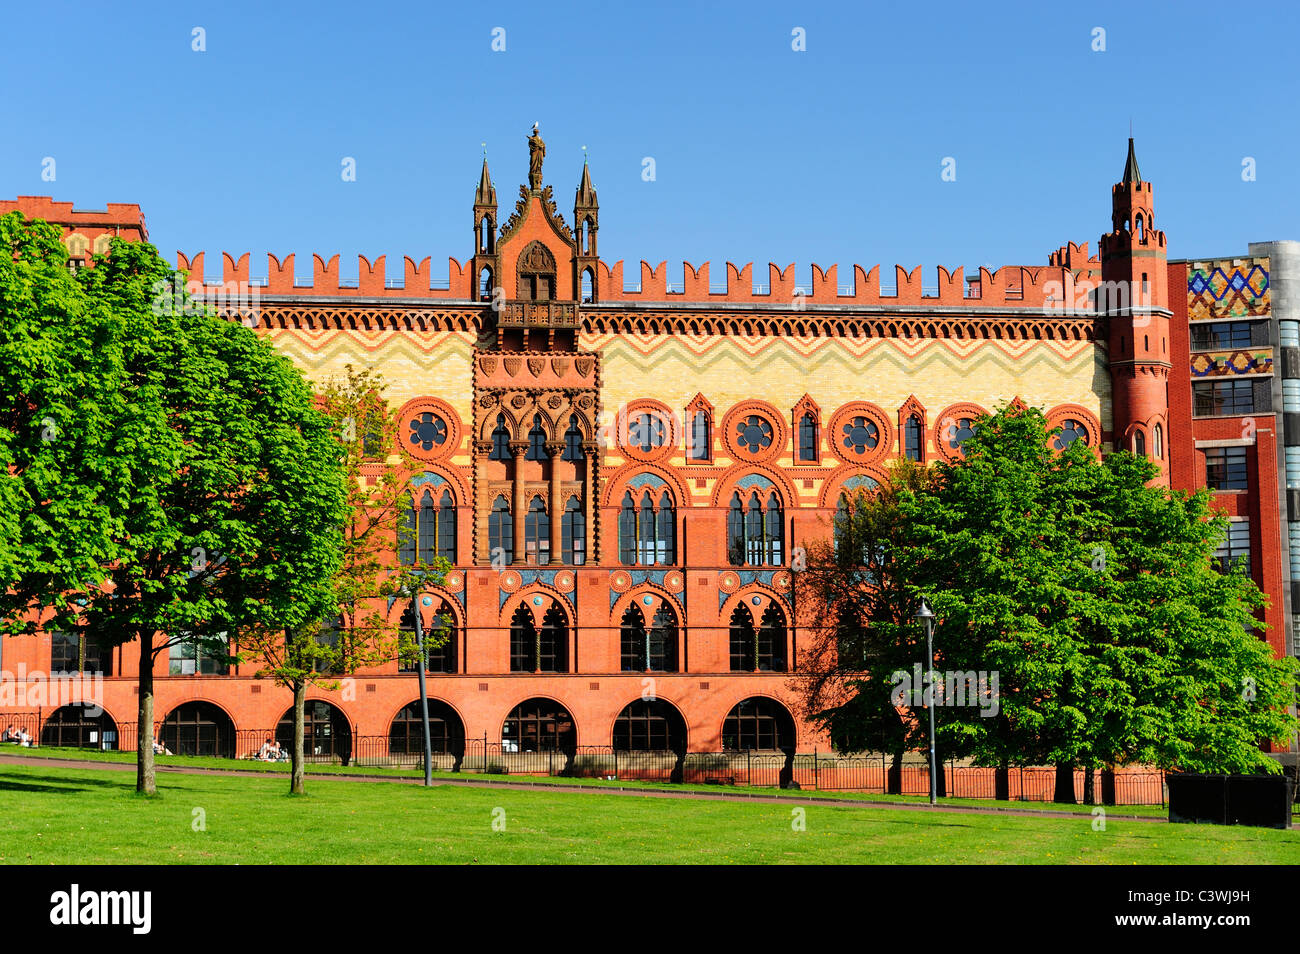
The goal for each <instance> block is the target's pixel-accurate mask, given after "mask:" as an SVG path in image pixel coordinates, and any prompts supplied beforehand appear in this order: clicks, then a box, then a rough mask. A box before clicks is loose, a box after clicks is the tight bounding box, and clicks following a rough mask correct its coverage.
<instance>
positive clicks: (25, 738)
mask: <svg viewBox="0 0 1300 954" xmlns="http://www.w3.org/2000/svg"><path fill="white" fill-rule="evenodd" d="M18 744H19V745H22V746H26V747H28V748H30V747H31V744H32V737H31V736H30V735H28V734H27V730H26V729H19V730H18Z"/></svg>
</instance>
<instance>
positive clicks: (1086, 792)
mask: <svg viewBox="0 0 1300 954" xmlns="http://www.w3.org/2000/svg"><path fill="white" fill-rule="evenodd" d="M1094 778H1095V775H1094V773H1093V769H1092V766H1091V765H1089V766H1088V767H1087V768H1086V769H1084V770H1083V804H1085V805H1096V804H1097V799H1096V797H1095V796H1094V795H1093V793H1092V786H1093V781H1094Z"/></svg>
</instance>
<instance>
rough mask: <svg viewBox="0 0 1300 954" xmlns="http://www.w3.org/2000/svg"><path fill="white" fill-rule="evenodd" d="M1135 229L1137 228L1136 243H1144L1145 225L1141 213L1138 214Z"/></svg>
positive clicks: (1145, 235) (1145, 237) (1145, 238)
mask: <svg viewBox="0 0 1300 954" xmlns="http://www.w3.org/2000/svg"><path fill="white" fill-rule="evenodd" d="M1137 227H1138V241H1139V242H1145V241H1146V240H1147V230H1146V225H1145V224H1144V223H1143V221H1142V213H1141V212H1139V213H1138V217H1137Z"/></svg>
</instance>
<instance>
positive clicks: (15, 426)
mask: <svg viewBox="0 0 1300 954" xmlns="http://www.w3.org/2000/svg"><path fill="white" fill-rule="evenodd" d="M59 236H60V230H59V228H58V227H56V226H53V225H50V224H49V223H46V222H40V221H29V220H27V219H25V218H24V217H23V215H22V214H21V213H19V212H10V213H8V214H6V215H4V216H0V635H4V634H18V633H30V632H33V631H34V630H35V629H36V627H37V626H38V625H39V623H40V621H41V617H42V615H43V614H44V615H46V616H48V617H49V618H50V619H51V620H52V621H53V622H52V625H58V626H59V627H60V628H67V627H69V626H70V625H71V624H72V621H73V620H74V619H75V618H76V615H77V614H76V603H75V601H74V598H75V594H77V593H81V592H85V591H87V590H90V589H93V588H96V587H98V586H100V585H101V584H102V583H103V581H104V579H105V576H106V574H107V570H106V567H107V566H108V565H109V564H111V563H112V562H113V561H114V560H116V559H117V557H118V552H117V543H118V540H119V538H120V535H121V523H120V518H119V514H118V513H117V512H116V510H115V508H114V506H113V502H114V501H115V500H116V499H118V498H119V497H120V495H121V494H123V493H124V492H126V491H127V490H128V489H129V486H130V485H131V484H132V483H133V482H135V481H136V480H137V479H141V480H148V479H150V478H151V476H152V475H153V474H155V473H157V472H159V470H160V469H161V468H160V466H159V465H160V463H161V462H154V461H149V460H144V459H141V458H140V456H139V455H135V454H133V453H131V451H130V450H129V449H127V448H126V447H124V446H123V443H122V442H120V441H116V440H114V439H113V438H114V435H115V434H116V433H117V430H118V428H119V427H120V426H121V422H122V421H123V420H124V419H125V417H126V415H125V409H126V407H127V397H128V394H127V390H126V389H125V388H124V387H123V368H122V364H121V361H120V353H119V349H120V335H119V329H118V327H117V322H116V319H115V318H114V316H112V315H111V314H106V313H105V312H104V310H103V309H102V308H99V307H96V305H95V302H93V301H92V300H91V299H90V298H89V297H88V296H87V295H86V293H85V291H84V289H83V288H82V286H81V284H80V283H79V282H78V281H77V279H76V278H75V277H74V276H73V275H72V274H71V273H70V272H69V271H68V267H67V264H66V263H67V254H68V253H67V250H66V249H65V248H64V247H63V244H62V243H61V242H60V241H59Z"/></svg>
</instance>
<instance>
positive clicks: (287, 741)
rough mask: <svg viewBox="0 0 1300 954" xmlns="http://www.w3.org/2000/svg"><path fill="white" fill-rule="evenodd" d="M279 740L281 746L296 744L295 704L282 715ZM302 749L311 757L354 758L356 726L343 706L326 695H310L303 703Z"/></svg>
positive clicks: (277, 729)
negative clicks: (346, 714) (331, 701)
mask: <svg viewBox="0 0 1300 954" xmlns="http://www.w3.org/2000/svg"><path fill="white" fill-rule="evenodd" d="M275 741H276V742H278V743H280V746H281V748H288V749H292V748H293V706H290V707H289V708H288V709H287V710H286V711H285V713H284V715H282V716H280V722H279V724H278V725H276V727H275ZM302 750H303V754H304V755H305V756H306V757H307V759H308V760H309V761H314V762H333V761H334V760H335V759H338V760H339V761H341V762H342V763H343V764H344V765H347V764H348V762H349V761H350V760H351V759H352V726H351V725H349V724H348V717H347V716H345V715H344V714H343V710H342V709H339V708H338V707H337V706H332V705H330V704H329V703H328V702H325V701H324V700H322V699H310V700H308V701H307V703H306V704H305V705H304V706H303V725H302Z"/></svg>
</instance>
